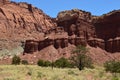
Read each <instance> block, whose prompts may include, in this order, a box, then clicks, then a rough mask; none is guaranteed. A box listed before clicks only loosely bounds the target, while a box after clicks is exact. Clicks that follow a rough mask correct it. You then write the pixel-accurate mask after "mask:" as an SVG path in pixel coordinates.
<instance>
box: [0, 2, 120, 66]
mask: <svg viewBox="0 0 120 80" xmlns="http://www.w3.org/2000/svg"><path fill="white" fill-rule="evenodd" d="M119 16H120V11H119V10H116V11H112V12H110V13H108V14H105V15H102V16H93V15H92V14H91V13H90V12H86V11H83V10H79V9H72V10H66V11H61V12H59V13H58V16H57V17H56V18H54V19H53V18H51V17H49V16H48V15H46V14H45V13H44V12H43V11H42V10H40V9H38V8H36V7H34V6H32V5H31V4H27V3H23V2H21V3H15V2H10V1H9V0H1V1H0V56H1V57H0V58H1V61H0V63H10V60H9V59H8V58H10V57H11V55H14V54H19V56H20V57H21V58H22V59H27V60H28V61H29V63H30V64H36V62H37V60H38V59H40V58H41V59H45V60H51V55H52V57H54V58H53V60H56V59H58V58H60V57H66V58H69V57H70V56H71V51H72V50H73V49H74V48H75V47H76V46H78V45H84V46H86V47H88V48H89V49H90V51H89V53H88V55H90V57H91V58H92V59H93V61H94V62H95V63H99V64H101V63H104V62H105V61H107V60H111V59H116V60H120V23H119V20H120V17H119Z"/></svg>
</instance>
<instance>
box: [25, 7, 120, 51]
mask: <svg viewBox="0 0 120 80" xmlns="http://www.w3.org/2000/svg"><path fill="white" fill-rule="evenodd" d="M119 16H120V11H113V12H111V13H108V14H106V15H103V16H101V17H93V16H92V15H91V14H90V13H89V12H85V11H82V10H77V9H73V10H68V11H63V12H60V13H59V14H58V16H57V18H56V22H57V26H58V27H56V28H54V29H52V28H51V29H50V30H48V31H47V33H46V35H45V36H46V37H47V39H46V38H44V40H43V41H34V40H28V41H26V44H25V52H28V53H29V52H35V51H37V50H38V51H39V50H41V49H43V48H45V47H47V46H49V45H54V47H55V48H56V49H57V48H60V47H61V48H63V47H67V46H68V44H73V45H75V46H77V45H90V46H91V47H100V48H102V49H103V50H106V51H108V52H112V53H114V52H120V47H119V46H120V23H119V21H120V17H119ZM58 34H59V35H58ZM51 36H52V37H51ZM53 36H54V38H53ZM28 45H29V47H28ZM32 45H33V46H32Z"/></svg>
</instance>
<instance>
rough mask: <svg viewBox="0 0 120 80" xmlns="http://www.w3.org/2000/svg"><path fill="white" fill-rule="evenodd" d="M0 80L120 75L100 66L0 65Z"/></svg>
mask: <svg viewBox="0 0 120 80" xmlns="http://www.w3.org/2000/svg"><path fill="white" fill-rule="evenodd" d="M118 75H119V74H118ZM0 80H120V77H119V76H117V77H114V76H113V75H112V74H111V73H106V72H105V71H104V68H101V67H96V68H95V69H87V68H85V69H84V70H82V71H79V70H78V69H77V68H63V69H62V68H54V69H52V68H51V67H39V66H37V65H0Z"/></svg>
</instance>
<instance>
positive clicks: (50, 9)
mask: <svg viewBox="0 0 120 80" xmlns="http://www.w3.org/2000/svg"><path fill="white" fill-rule="evenodd" d="M12 1H15V2H27V3H29V4H32V5H33V6H35V7H38V8H39V9H41V10H43V12H44V13H46V14H47V15H49V16H51V17H56V16H57V14H58V13H59V12H60V11H64V10H71V9H81V10H85V11H88V12H91V13H92V15H96V16H100V15H102V14H105V13H108V12H110V11H112V10H118V9H120V0H12Z"/></svg>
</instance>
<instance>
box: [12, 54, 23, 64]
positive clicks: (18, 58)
mask: <svg viewBox="0 0 120 80" xmlns="http://www.w3.org/2000/svg"><path fill="white" fill-rule="evenodd" d="M20 61H21V59H20V57H19V56H16V55H15V56H14V57H13V58H12V64H15V65H18V64H20Z"/></svg>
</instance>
